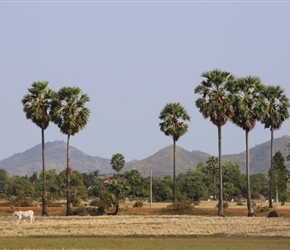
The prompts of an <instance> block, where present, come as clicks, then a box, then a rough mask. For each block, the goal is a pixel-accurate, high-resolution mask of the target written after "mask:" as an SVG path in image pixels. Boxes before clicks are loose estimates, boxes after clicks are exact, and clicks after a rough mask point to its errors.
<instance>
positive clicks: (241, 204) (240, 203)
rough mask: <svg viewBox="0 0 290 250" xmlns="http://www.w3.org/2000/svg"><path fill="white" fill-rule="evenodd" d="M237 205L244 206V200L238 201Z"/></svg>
mask: <svg viewBox="0 0 290 250" xmlns="http://www.w3.org/2000/svg"><path fill="white" fill-rule="evenodd" d="M236 205H237V206H243V205H244V204H243V202H241V201H238V202H237V204H236Z"/></svg>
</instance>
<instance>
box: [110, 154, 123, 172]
mask: <svg viewBox="0 0 290 250" xmlns="http://www.w3.org/2000/svg"><path fill="white" fill-rule="evenodd" d="M124 164H125V158H124V156H123V155H122V154H113V156H112V159H111V165H112V168H113V169H114V170H116V171H117V172H118V176H119V174H120V171H121V170H122V168H123V167H124Z"/></svg>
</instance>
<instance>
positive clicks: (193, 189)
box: [181, 169, 207, 202]
mask: <svg viewBox="0 0 290 250" xmlns="http://www.w3.org/2000/svg"><path fill="white" fill-rule="evenodd" d="M202 177H203V176H202V174H201V172H200V171H197V170H196V169H189V170H188V171H187V172H186V174H185V182H184V184H183V186H182V187H181V192H182V193H183V194H186V196H187V198H190V199H191V200H193V201H195V202H199V201H200V200H201V198H202V197H203V196H205V194H206V191H207V188H206V186H205V184H204V183H203V181H202Z"/></svg>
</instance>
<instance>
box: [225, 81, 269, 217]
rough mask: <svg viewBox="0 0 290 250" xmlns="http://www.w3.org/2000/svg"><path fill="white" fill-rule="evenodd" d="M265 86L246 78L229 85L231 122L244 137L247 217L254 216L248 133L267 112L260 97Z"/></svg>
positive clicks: (262, 98)
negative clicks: (240, 130)
mask: <svg viewBox="0 0 290 250" xmlns="http://www.w3.org/2000/svg"><path fill="white" fill-rule="evenodd" d="M264 89H265V86H264V85H263V84H262V82H261V80H260V78H259V77H256V76H246V77H242V78H239V79H238V80H237V81H236V82H235V83H233V84H231V86H230V90H231V91H232V94H233V95H234V110H235V115H234V116H233V117H232V121H233V123H234V124H236V125H237V126H238V127H240V128H242V129H243V130H244V131H245V137H246V177H247V207H248V216H254V215H255V213H254V209H253V206H252V201H251V185H250V153H249V132H250V131H251V130H252V129H253V128H254V127H255V126H256V122H257V121H263V120H264V119H265V116H266V112H267V105H266V103H265V101H264V96H263V95H262V93H263V91H264Z"/></svg>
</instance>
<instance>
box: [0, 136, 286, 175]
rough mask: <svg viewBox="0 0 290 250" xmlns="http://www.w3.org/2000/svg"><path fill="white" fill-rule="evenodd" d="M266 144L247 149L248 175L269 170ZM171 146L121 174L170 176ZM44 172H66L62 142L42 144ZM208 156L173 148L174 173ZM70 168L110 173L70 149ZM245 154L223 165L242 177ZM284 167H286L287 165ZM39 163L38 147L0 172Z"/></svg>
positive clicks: (28, 170) (1, 164) (279, 146)
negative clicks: (233, 165) (233, 167)
mask: <svg viewBox="0 0 290 250" xmlns="http://www.w3.org/2000/svg"><path fill="white" fill-rule="evenodd" d="M289 142H290V137H289V136H282V137H280V138H277V139H275V141H274V145H275V152H276V151H278V150H280V151H281V152H282V154H283V155H284V156H286V155H287V154H288V151H287V150H286V148H287V145H288V143H289ZM270 150H271V149H270V141H268V142H265V143H262V144H259V145H256V146H255V147H253V148H251V149H250V167H251V174H254V173H263V174H267V173H268V169H269V167H270ZM172 151H173V148H172V145H171V146H168V147H165V148H163V149H161V150H159V151H158V152H156V153H155V154H153V155H152V156H149V157H148V158H146V159H143V160H140V161H138V160H135V161H132V162H128V163H126V165H125V167H124V169H123V170H122V172H125V171H128V170H130V169H133V168H136V169H138V170H139V171H140V172H141V173H142V174H143V175H145V176H148V175H149V173H150V170H152V174H153V175H154V176H160V177H164V176H166V175H170V176H172V158H173V152H172ZM45 153H46V169H55V170H56V171H57V172H60V171H62V170H64V169H65V168H66V142H64V141H54V142H47V143H46V144H45ZM210 156H211V155H209V154H207V153H204V152H200V151H192V152H190V151H188V150H186V149H183V148H181V147H178V146H177V147H176V173H177V174H179V173H186V171H187V170H188V169H190V168H195V167H196V166H197V164H198V163H199V162H206V161H207V160H208V158H209V157H210ZM70 157H71V159H70V160H71V167H72V168H73V169H74V170H78V171H79V172H82V173H89V172H93V171H95V170H98V171H99V172H100V174H106V175H108V174H112V173H114V171H113V170H112V167H111V165H110V159H105V158H100V157H95V156H89V155H87V154H85V153H83V152H81V151H80V150H78V149H76V148H74V147H71V148H70ZM245 157H246V153H245V152H242V153H239V154H231V155H224V156H223V162H225V161H227V160H229V161H232V162H237V163H238V164H239V165H240V166H241V171H242V173H245V172H246V171H245V169H246V166H245V165H246V164H245V162H246V158H245ZM287 167H288V168H289V167H290V164H289V163H288V162H287ZM41 168H42V163H41V144H39V145H37V146H35V147H33V148H31V149H28V150H26V151H25V152H23V153H18V154H14V155H13V156H11V157H9V158H7V159H4V160H2V161H0V169H6V170H7V171H8V172H9V174H10V175H11V176H12V175H28V176H31V175H32V173H33V172H40V171H41Z"/></svg>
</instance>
